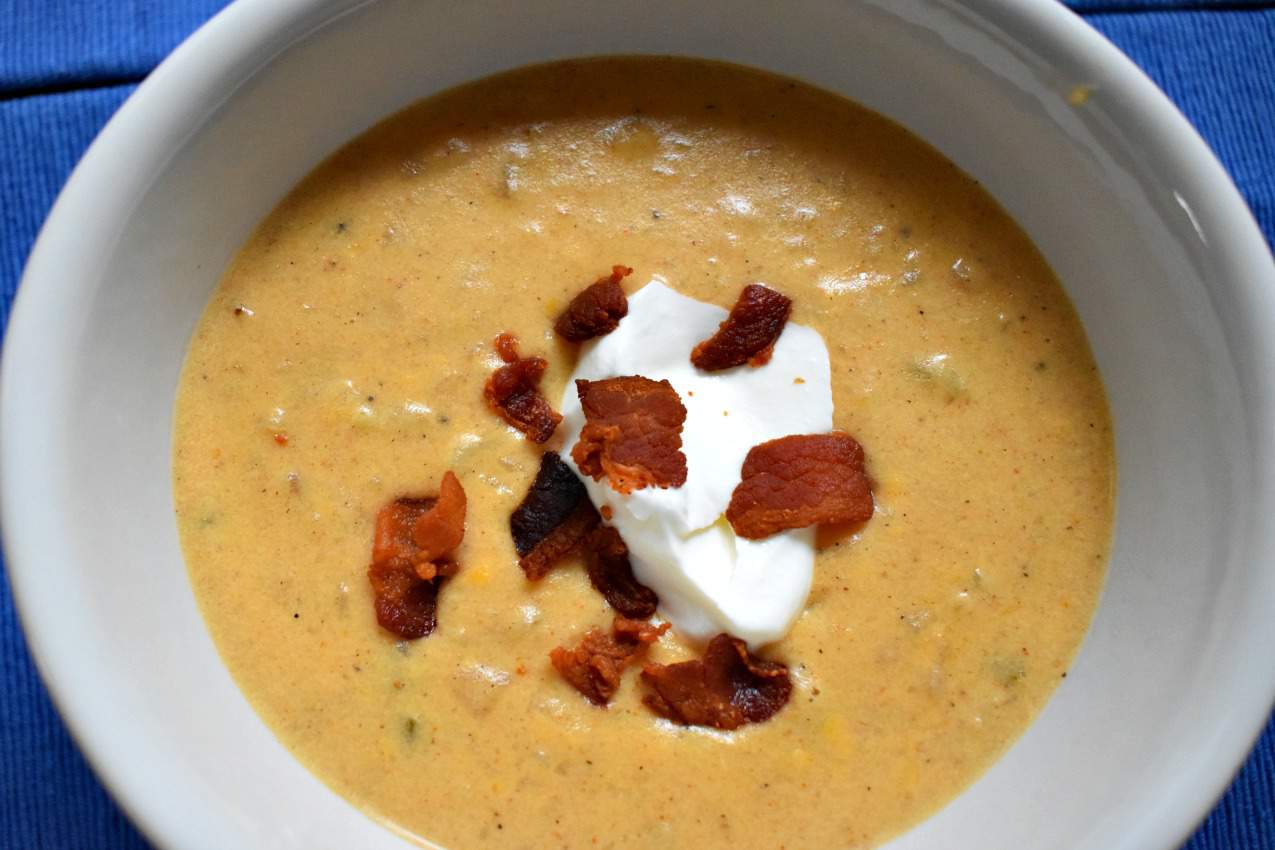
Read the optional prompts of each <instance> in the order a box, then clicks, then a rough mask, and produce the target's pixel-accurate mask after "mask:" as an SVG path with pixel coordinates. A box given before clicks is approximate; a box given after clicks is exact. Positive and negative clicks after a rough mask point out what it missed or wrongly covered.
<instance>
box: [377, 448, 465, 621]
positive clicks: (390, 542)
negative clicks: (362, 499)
mask: <svg viewBox="0 0 1275 850" xmlns="http://www.w3.org/2000/svg"><path fill="white" fill-rule="evenodd" d="M464 534H465V491H464V489H463V488H462V487H461V486H460V482H459V481H458V480H457V479H456V476H455V475H454V474H452V473H451V472H450V471H449V472H447V473H446V474H444V476H443V482H442V485H441V487H440V492H439V495H438V496H437V497H431V498H403V499H396V500H394V501H393V502H390V503H389V504H388V505H386V506H385V507H383V508H381V510H380V512H379V513H377V515H376V532H375V536H374V538H373V541H372V563H371V565H370V566H369V567H368V568H367V577H368V581H369V582H371V584H372V595H373V608H374V610H375V611H376V621H377V622H378V623H380V625H381V627H382V628H384V629H386V630H387V631H390V632H393V633H394V634H396V635H398V636H399V637H401V638H406V639H409V640H410V639H414V638H421V637H425V636H426V635H428V634H429V633H430V632H432V631H434V628H435V627H436V626H437V625H438V619H437V608H438V589H439V588H440V587H441V586H442V584H443V582H444V580H446V579H447V578H448V577H450V576H453V575H455V574H456V572H457V571H458V570H459V569H460V565H459V564H457V563H456V561H455V560H454V559H453V558H452V554H453V552H454V551H455V549H456V548H457V547H458V546H459V545H460V542H461V539H462V538H463V537H464ZM421 543H424V544H425V545H424V546H422V545H420V544H421Z"/></svg>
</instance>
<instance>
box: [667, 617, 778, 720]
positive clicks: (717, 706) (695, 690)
mask: <svg viewBox="0 0 1275 850" xmlns="http://www.w3.org/2000/svg"><path fill="white" fill-rule="evenodd" d="M642 681H643V682H645V683H646V684H647V686H648V687H649V688H650V691H649V693H647V694H646V696H644V697H643V698H642V702H644V703H645V704H646V705H647V707H648V708H650V709H651V710H652V711H654V712H655V713H656V714H658V715H660V716H661V717H667V718H668V719H669V720H672V721H673V722H675V723H681V724H684V725H687V726H712V727H715V728H717V729H737V728H739V727H740V726H742V725H744V724H745V723H761V722H762V721H763V720H769V719H770V718H771V717H773V716H774V715H775V714H776V713H777V712H778V711H779V709H781V708H783V707H784V705H785V704H786V703H787V702H788V697H789V695H790V694H791V693H792V682H791V680H789V678H788V668H787V667H786V666H785V665H783V664H779V663H778V662H774V661H764V660H762V659H760V658H757V657H756V656H754V655H753V654H752V653H750V652H749V651H748V646H747V645H746V644H745V643H744V642H743V641H742V640H739V639H738V638H733V637H731V636H730V635H728V634H720V635H718V636H717V637H715V638H713V639H712V640H711V641H709V643H708V649H707V650H706V651H705V653H704V659H703V660H702V661H683V662H682V663H680V664H668V665H665V664H648V665H646V667H645V669H643V670H642Z"/></svg>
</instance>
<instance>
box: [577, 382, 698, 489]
mask: <svg viewBox="0 0 1275 850" xmlns="http://www.w3.org/2000/svg"><path fill="white" fill-rule="evenodd" d="M576 392H578V393H579V394H580V404H581V406H582V407H583V408H584V417H585V426H584V428H583V429H582V430H581V431H580V441H579V442H577V443H576V444H575V447H574V448H573V449H572V450H571V458H572V459H573V460H574V461H575V462H576V466H578V467H579V468H580V471H581V472H583V473H584V474H585V475H588V476H590V477H591V478H593V480H594V481H600V480H601V479H602V476H604V475H605V476H606V477H607V480H608V481H609V482H610V484H611V488H612V489H614V490H615V491H616V492H618V493H631V492H633V491H634V490H640V489H642V488H643V487H648V486H656V487H680V486H682V485H683V484H685V483H686V455H684V454H682V425H683V423H684V422H685V421H686V407H685V406H683V404H682V399H681V398H679V397H678V395H677V390H675V389H673V385H672V384H670V383H669V382H668V381H652V380H651V379H650V378H643V377H641V376H640V375H628V376H625V377H620V378H607V379H606V380H604V381H584V380H578V381H576Z"/></svg>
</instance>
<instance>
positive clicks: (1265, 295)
mask: <svg viewBox="0 0 1275 850" xmlns="http://www.w3.org/2000/svg"><path fill="white" fill-rule="evenodd" d="M634 52H651V53H673V54H688V55H695V56H704V57H711V58H719V59H726V60H731V61H734V62H741V63H744V64H749V65H756V66H760V67H763V68H768V69H771V70H774V71H778V72H781V73H785V74H791V75H794V76H797V77H801V78H804V79H806V80H808V81H810V82H813V83H815V84H817V85H820V86H823V87H825V88H828V89H831V90H833V91H837V92H841V93H843V94H845V95H847V96H849V97H851V98H853V99H855V100H858V101H860V102H862V103H864V104H866V105H867V106H869V107H871V108H873V109H876V110H878V111H880V112H883V113H885V114H886V115H888V116H890V117H892V118H894V119H896V120H898V121H900V122H901V123H903V124H905V125H906V126H908V127H909V128H911V129H912V130H913V131H915V132H916V133H918V134H919V135H920V136H922V137H923V138H925V139H927V140H928V141H930V142H931V143H933V144H934V145H936V146H937V147H938V148H940V149H941V150H942V151H943V152H944V153H945V154H947V156H948V157H950V158H951V159H953V160H954V161H955V162H956V163H957V164H959V165H960V166H961V167H962V168H964V169H965V170H966V171H968V172H970V173H971V174H973V175H974V176H975V177H977V178H978V179H979V180H981V181H982V182H983V183H984V184H985V185H986V187H987V188H988V190H989V191H991V193H992V194H993V195H995V196H996V197H997V198H998V199H999V200H1000V201H1001V203H1002V204H1004V205H1005V207H1007V208H1008V210H1009V211H1010V212H1011V214H1013V215H1014V217H1015V218H1016V219H1017V220H1018V221H1019V222H1020V223H1021V224H1022V225H1023V226H1024V227H1025V228H1026V230H1027V231H1028V232H1029V233H1030V234H1031V236H1032V237H1033V239H1034V240H1035V241H1036V244H1037V245H1038V246H1039V247H1040V248H1041V250H1042V251H1043V252H1044V254H1045V256H1046V257H1047V258H1048V260H1049V262H1050V263H1051V264H1052V265H1053V267H1054V269H1055V270H1056V271H1057V273H1058V275H1059V276H1060V277H1061V279H1062V280H1063V281H1064V284H1065V286H1066V287H1067V290H1068V292H1069V293H1070V294H1071V297H1072V298H1073V299H1074V301H1075V304H1076V307H1077V308H1078V310H1079V311H1080V314H1081V317H1082V319H1083V320H1084V322H1085V325H1086V327H1087V328H1088V332H1089V336H1090V340H1091V341H1092V344H1093V347H1094V351H1095V353H1096V355H1097V358H1098V362H1099V364H1100V367H1101V369H1102V373H1103V376H1104V378H1105V380H1106V384H1107V389H1108V391H1109V393H1110V398H1111V404H1112V408H1113V413H1114V416H1115V423H1116V430H1117V444H1118V456H1119V464H1120V491H1119V523H1118V531H1117V535H1116V539H1115V546H1114V552H1113V555H1112V561H1111V569H1110V577H1109V579H1108V583H1107V587H1106V591H1105V594H1104V597H1103V600H1102V603H1101V606H1100V608H1099V611H1098V615H1097V619H1096V621H1095V623H1094V625H1093V630H1092V632H1091V633H1090V635H1089V637H1088V639H1087V641H1086V643H1085V646H1084V648H1083V650H1082V652H1081V655H1080V657H1079V659H1078V660H1077V663H1076V664H1075V666H1074V667H1073V669H1072V671H1071V675H1070V677H1069V678H1068V679H1067V680H1066V682H1065V683H1064V684H1063V686H1062V687H1061V688H1060V689H1059V691H1058V693H1057V694H1056V696H1055V697H1054V699H1053V700H1052V701H1051V702H1050V703H1049V705H1048V707H1047V708H1046V709H1045V711H1044V713H1043V714H1042V716H1041V717H1040V718H1039V720H1038V721H1037V722H1036V723H1035V724H1034V725H1033V726H1032V727H1031V729H1030V730H1029V731H1028V733H1027V734H1026V735H1025V736H1024V737H1023V738H1022V739H1021V740H1020V741H1019V742H1018V743H1017V744H1015V745H1014V747H1013V748H1012V749H1011V750H1010V751H1009V752H1008V753H1007V754H1006V756H1005V757H1004V758H1002V759H1001V760H1000V761H999V762H998V763H997V764H996V765H995V766H994V767H993V768H992V769H991V770H990V771H989V772H988V773H987V774H986V775H985V776H983V777H982V778H981V779H980V780H979V781H978V782H977V783H976V784H975V785H974V786H972V787H971V788H970V789H969V790H968V791H966V792H965V793H964V794H963V795H961V796H960V797H959V798H957V799H956V800H955V801H954V802H952V803H951V804H950V805H948V806H947V807H946V808H945V809H944V810H943V811H942V812H940V813H939V814H938V815H936V816H935V817H933V818H931V819H930V820H929V821H927V822H925V823H924V824H922V825H921V826H919V827H917V828H916V829H914V830H912V831H911V832H909V833H907V834H905V835H904V836H902V837H900V838H899V839H897V841H896V842H895V843H894V844H892V845H891V846H892V847H895V848H920V847H931V848H932V847H942V848H953V847H956V848H962V847H978V848H983V850H993V848H1013V850H1018V848H1023V847H1032V848H1036V850H1049V848H1069V850H1076V848H1093V850H1120V849H1121V848H1169V847H1172V846H1175V845H1176V844H1177V843H1178V842H1179V841H1181V840H1182V839H1183V838H1184V837H1185V836H1186V835H1187V834H1188V832H1189V831H1190V829H1191V828H1192V826H1193V825H1194V824H1195V823H1197V821H1198V820H1199V819H1200V818H1201V817H1202V816H1203V815H1204V813H1205V812H1206V811H1207V809H1208V807H1209V806H1210V805H1211V804H1212V802H1213V801H1214V800H1215V799H1216V798H1217V796H1218V795H1219V794H1220V793H1221V791H1222V790H1223V789H1224V787H1225V786H1226V784H1227V782H1228V780H1229V779H1230V777H1231V776H1232V774H1233V772H1234V770H1235V768H1236V766H1237V765H1238V764H1239V763H1240V761H1241V759H1242V758H1243V755H1244V753H1245V751H1246V750H1247V749H1248V747H1249V746H1250V744H1251V743H1252V741H1253V739H1254V737H1255V735H1256V734H1257V732H1258V731H1259V729H1260V727H1261V724H1262V723H1263V721H1264V720H1265V718H1266V716H1267V711H1268V709H1269V708H1270V705H1271V702H1272V695H1273V692H1275V668H1272V665H1271V658H1272V650H1275V617H1272V616H1271V613H1272V610H1273V608H1275V604H1273V603H1275V571H1272V570H1271V569H1270V564H1271V562H1272V560H1275V558H1273V556H1275V522H1272V518H1273V517H1275V474H1273V470H1275V460H1273V458H1272V446H1271V437H1272V435H1275V383H1273V381H1272V371H1271V369H1272V367H1273V366H1275V348H1273V347H1272V340H1275V268H1273V267H1272V262H1271V257H1270V254H1269V251H1268V249H1267V248H1266V246H1265V243H1264V242H1263V240H1262V238H1261V236H1260V235H1259V233H1258V230H1257V228H1256V226H1255V225H1254V223H1253V221H1252V219H1251V218H1250V216H1249V213H1248V211H1247V209H1246V208H1245V206H1244V204H1243V202H1242V201H1241V199H1240V197H1239V195H1238V194H1237V192H1236V190H1235V188H1234V187H1233V186H1232V184H1231V182H1230V181H1229V180H1228V178H1227V176H1226V174H1225V173H1224V172H1223V170H1222V168H1221V167H1220V166H1219V165H1218V163H1217V162H1216V161H1215V160H1214V158H1213V156H1212V155H1211V154H1210V153H1209V151H1208V150H1207V149H1206V148H1205V146H1204V144H1203V143H1202V142H1201V141H1200V139H1199V138H1198V137H1197V136H1196V134H1195V133H1194V132H1193V131H1192V129H1191V128H1190V127H1189V126H1188V125H1187V123H1186V121H1185V120H1183V118H1182V117H1181V116H1180V115H1179V114H1178V113H1177V112H1176V111H1175V110H1174V109H1173V107H1172V106H1171V105H1170V104H1169V102H1168V101H1167V100H1166V99H1165V98H1164V96H1163V95H1161V94H1160V92H1159V91H1157V90H1156V89H1155V88H1154V87H1153V86H1152V84H1151V83H1150V82H1149V81H1148V80H1147V79H1146V78H1145V77H1143V75H1142V74H1141V73H1140V72H1139V71H1138V70H1136V69H1135V68H1134V66H1133V65H1132V64H1131V63H1130V62H1129V61H1128V60H1127V59H1125V58H1124V57H1123V56H1122V55H1120V54H1119V53H1118V52H1117V51H1116V50H1115V48H1113V47H1112V46H1111V45H1110V44H1108V43H1107V42H1106V41H1104V40H1103V39H1102V38H1101V37H1099V36H1098V35H1097V34H1095V33H1094V32H1093V31H1092V30H1090V29H1089V28H1088V27H1087V26H1085V25H1084V24H1083V23H1082V22H1081V21H1080V20H1079V19H1078V18H1076V17H1074V16H1073V15H1071V14H1070V13H1069V12H1067V11H1065V10H1064V9H1063V8H1062V7H1061V6H1060V5H1057V4H1055V3H1053V2H1047V0H1041V2H1028V0H1018V2H1014V1H1013V0H999V2H997V0H987V2H977V3H968V4H966V3H958V2H955V0H875V2H861V3H850V2H845V0H800V2H790V3H787V4H775V3H770V2H765V0H737V2H729V0H714V1H713V2H709V0H701V2H698V3H694V4H688V3H683V2H679V0H647V2H637V0H624V2H620V0H611V2H607V3H597V2H587V0H561V1H560V2H548V1H547V0H546V2H524V3H518V4H512V3H506V2H501V0H470V2H466V3H451V2H442V0H438V1H437V2H423V0H384V1H383V2H378V3H362V2H355V0H240V2H238V3H236V4H235V5H233V6H231V7H230V8H229V9H227V10H226V11H225V12H223V13H222V14H220V15H219V16H218V17H217V18H216V19H214V20H213V21H212V22H211V23H210V24H208V25H207V26H206V27H204V28H203V29H202V30H200V31H199V32H198V33H197V34H196V35H195V36H194V37H192V38H191V39H190V40H189V41H188V42H186V43H185V44H184V45H182V47H180V48H179V49H178V50H177V51H176V52H175V53H174V54H173V56H172V57H171V58H170V59H168V60H167V61H166V62H164V64H163V65H161V66H160V67H159V69H158V70H156V71H155V73H154V74H153V75H152V76H151V77H150V78H149V79H148V80H147V81H146V82H145V83H144V84H143V85H142V86H141V88H140V89H139V90H138V92H137V93H136V94H135V95H134V96H133V97H132V98H131V99H130V100H129V101H128V103H126V104H125V105H124V107H123V108H122V109H121V110H120V112H119V114H118V115H116V117H115V118H114V119H113V120H112V121H111V123H110V124H109V125H108V126H107V128H106V129H105V130H104V131H103V132H102V135H101V136H100V137H99V138H98V140H97V141H96V142H95V143H94V145H93V147H92V148H91V149H90V150H89V152H88V154H87V155H86V156H85V157H84V160H83V162H82V163H81V164H80V166H79V168H78V169H77V170H76V172H75V174H74V175H73V177H72V179H71V181H70V182H69V183H68V185H67V187H66V189H65V190H64V191H63V193H62V196H61V198H60V199H59V200H58V203H57V205H56V206H55V207H54V210H53V212H52V214H51V215H50V216H49V220H48V223H47V224H46V225H45V228H44V232H43V233H42V235H41V237H40V240H39V242H38V243H37V245H36V248H35V250H34V252H33V253H32V255H31V259H30V262H29V264H28V266H27V271H26V276H25V278H24V279H23V283H22V288H21V290H20V292H19V294H18V298H17V305H16V309H15V312H14V315H13V320H12V322H11V324H10V327H9V330H8V339H7V341H6V346H5V351H4V353H5V357H4V363H3V384H2V387H0V428H2V443H0V462H2V464H3V467H2V472H0V496H2V497H3V523H4V529H5V547H6V553H7V555H8V558H9V565H10V571H11V580H12V583H13V587H14V592H15V595H16V598H17V601H18V603H19V606H20V610H21V613H22V619H23V623H24V625H25V627H26V630H27V635H28V638H29V641H30V645H31V649H32V651H33V653H34V654H35V657H36V661H37V663H38V665H39V667H40V670H41V672H42V673H43V675H44V677H45V681H46V682H47V683H48V685H49V689H50V690H51V692H52V694H53V697H54V699H55V700H56V702H57V704H58V707H59V708H60V709H61V711H62V713H63V715H64V716H65V717H66V719H67V722H68V723H69V725H70V726H71V729H72V730H73V732H74V734H75V735H76V737H77V739H78V741H79V742H80V744H81V746H82V747H83V748H84V750H85V752H86V753H87V755H88V757H89V759H90V761H91V762H92V763H93V765H94V767H95V768H96V770H97V771H98V773H99V774H100V776H101V777H102V779H103V780H104V781H105V782H106V784H107V785H108V786H109V787H110V788H111V789H112V790H113V791H114V793H115V794H116V795H117V797H118V799H119V800H120V802H121V803H122V804H123V806H124V807H125V808H126V809H127V810H128V812H129V813H130V814H131V815H132V817H133V818H134V819H135V820H136V821H137V822H138V824H139V825H140V826H141V828H142V829H143V830H144V831H145V832H146V833H147V834H148V835H149V836H150V837H151V838H152V839H153V840H154V841H155V842H156V843H157V844H159V845H160V846H163V847H170V848H182V850H194V848H208V849H209V850H224V848H228V847H229V848H249V847H267V848H304V850H323V848H350V847H360V848H391V847H400V848H401V847H404V846H406V844H405V843H404V842H403V840H402V839H401V838H399V837H398V836H396V835H394V834H392V833H391V832H389V831H387V830H385V829H383V828H382V827H380V826H378V825H376V824H374V823H373V822H372V821H371V820H369V819H368V818H366V817H365V816H364V815H362V814H361V813H360V812H358V811H357V810H355V809H354V808H353V807H351V806H350V805H349V804H347V803H345V802H344V801H343V800H341V799H340V798H338V797H337V796H336V795H334V794H333V793H332V792H331V791H329V790H327V789H326V788H325V787H324V786H323V785H322V784H320V782H319V781H318V780H317V779H315V778H314V777H313V776H311V775H310V774H309V773H307V772H306V771H305V769H303V768H302V767H301V766H300V765H299V764H298V763H297V762H296V761H294V760H293V759H292V758H291V756H289V754H288V753H287V752H286V751H285V750H284V749H283V748H282V747H281V746H280V745H279V744H278V742H276V741H275V739H274V738H273V736H272V735H271V734H270V732H269V730H268V729H267V728H266V727H265V726H263V725H262V723H261V721H260V720H259V719H258V718H257V716H256V715H255V714H254V713H253V712H252V710H251V709H250V708H249V706H248V703H247V702H246V701H245V700H244V698H243V697H242V695H241V694H240V693H239V691H238V690H237V689H236V687H235V685H234V683H233V682H232V681H231V679H230V676H229V675H228V674H227V672H226V670H225V668H224V667H223V666H222V665H221V663H220V661H219V659H218V657H217V653H216V650H215V649H214V648H213V645H212V642H211V641H210V639H209V636H208V633H207V631H206V630H205V628H204V625H203V622H202V621H201V619H200V617H199V613H198V611H197V610H196V606H195V602H194V599H193V598H192V595H191V590H190V587H189V585H188V583H187V579H186V572H185V570H184V568H183V566H182V560H181V553H180V551H179V549H178V542H177V532H176V527H175V524H174V521H173V511H172V497H171V493H170V481H169V462H170V458H169V454H170V448H171V447H170V426H171V418H170V417H171V411H172V405H173V395H174V389H175V386H176V383H177V375H178V370H179V367H180V365H181V362H182V356H183V353H184V351H185V347H186V343H187V338H188V336H189V334H190V331H191V328H192V326H193V325H194V323H195V321H196V319H197V317H198V316H199V314H200V311H201V309H202V307H203V305H204V303H205V300H206V299H207V298H208V295H209V293H210V291H211V290H212V288H213V287H214V285H215V284H216V283H217V280H218V277H219V275H220V274H221V270H222V268H223V267H224V266H225V264H226V262H227V260H228V259H229V258H230V257H231V255H232V253H233V252H234V251H235V250H236V248H237V247H238V246H239V244H240V243H241V242H242V241H243V240H244V238H245V237H246V236H247V235H248V233H249V231H250V229H251V228H252V227H253V226H254V224H255V223H256V222H257V221H258V220H259V219H260V218H261V217H262V216H263V215H265V214H266V213H267V212H268V211H269V210H270V209H271V208H272V207H273V206H274V205H275V203H276V202H277V201H278V200H279V199H280V198H281V197H282V195H283V194H284V193H285V192H286V191H287V190H288V189H289V188H290V187H291V186H292V185H293V184H294V183H295V182H296V181H297V180H299V179H300V178H301V177H302V176H303V175H304V174H305V173H306V172H307V171H309V170H310V169H311V168H312V167H313V166H314V165H316V164H317V163H318V162H319V161H320V160H321V159H322V158H323V157H324V156H325V155H326V154H327V153H329V152H330V151H332V150H333V149H334V148H336V147H337V146H338V145H340V144H341V143H342V142H344V141H346V140H347V139H349V138H351V137H352V136H354V135H355V134H357V133H358V132H359V131H361V130H363V129H364V128H366V127H368V126H369V125H370V124H372V123H373V122H375V121H376V120H378V119H379V118H382V117H384V116H385V115H387V114H389V113H391V112H393V111H395V110H397V109H399V108H400V107H402V106H404V105H406V104H408V103H409V102H411V101H412V100H414V99H417V98H419V97H422V96H425V95H429V94H431V93H432V92H435V91H438V90H439V89H442V88H445V87H448V86H451V85H454V84H456V83H459V82H461V81H464V80H469V79H473V78H476V77H480V76H483V75H486V74H489V73H491V72H494V71H498V70H502V69H506V68H510V67H514V66H517V65H522V64H526V63H531V62H538V61H542V60H547V59H553V58H558V57H566V56H575V55H581V54H605V53H634ZM1078 84H1083V85H1087V86H1091V87H1093V96H1092V97H1091V98H1090V99H1089V101H1088V102H1087V103H1085V104H1083V105H1080V106H1076V105H1072V104H1070V103H1069V101H1068V97H1067V96H1068V93H1069V92H1070V91H1071V90H1072V89H1073V87H1074V86H1076V85H1078Z"/></svg>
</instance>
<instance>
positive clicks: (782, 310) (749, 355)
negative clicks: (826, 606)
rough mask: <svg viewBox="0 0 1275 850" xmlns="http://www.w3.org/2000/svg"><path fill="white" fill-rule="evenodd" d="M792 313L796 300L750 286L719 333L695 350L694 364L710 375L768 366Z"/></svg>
mask: <svg viewBox="0 0 1275 850" xmlns="http://www.w3.org/2000/svg"><path fill="white" fill-rule="evenodd" d="M791 311H792V299H790V298H789V297H788V296H786V295H783V294H782V293H779V292H776V291H775V290H773V289H771V288H769V287H767V286H763V285H762V284H760V283H750V284H749V285H748V286H745V287H744V290H743V291H742V292H741V293H739V299H738V300H737V301H736V302H735V306H734V307H732V308H731V310H730V315H729V316H727V317H726V321H724V322H722V323H721V324H720V325H718V327H717V330H716V332H714V333H713V335H712V336H710V337H709V338H708V339H706V340H704V341H703V342H701V343H700V344H699V345H697V346H695V349H694V350H693V351H692V352H691V363H693V364H695V366H696V367H697V368H700V369H703V370H704V371H706V372H716V371H719V370H721V369H730V368H731V367H733V366H742V365H743V364H745V363H748V364H749V365H751V366H764V365H765V364H767V363H769V362H770V356H771V354H772V353H773V351H774V348H775V340H777V339H779V335H780V334H781V333H783V330H784V325H785V324H786V323H787V322H788V314H789V313H790V312H791Z"/></svg>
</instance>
